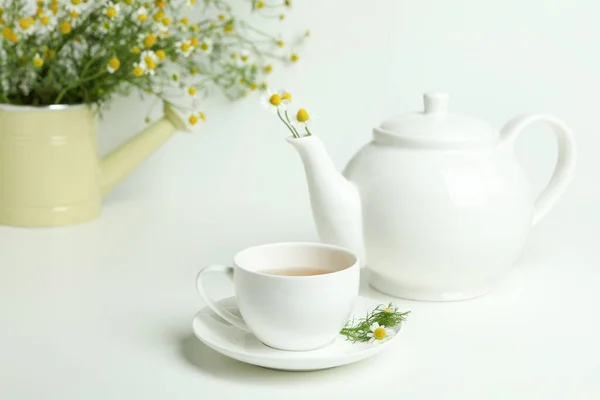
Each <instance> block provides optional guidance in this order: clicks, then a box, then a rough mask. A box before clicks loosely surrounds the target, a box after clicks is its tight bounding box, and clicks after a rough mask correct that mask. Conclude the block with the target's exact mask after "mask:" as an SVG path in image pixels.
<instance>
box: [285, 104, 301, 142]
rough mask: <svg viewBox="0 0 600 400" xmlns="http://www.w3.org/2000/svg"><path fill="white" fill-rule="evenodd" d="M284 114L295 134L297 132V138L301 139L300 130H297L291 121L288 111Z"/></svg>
mask: <svg viewBox="0 0 600 400" xmlns="http://www.w3.org/2000/svg"><path fill="white" fill-rule="evenodd" d="M284 114H285V119H287V122H288V123H289V124H290V126H291V127H292V129H293V130H294V132H296V136H298V137H300V133H298V130H297V129H296V127H295V126H294V125H293V124H292V122H291V121H290V117H289V116H288V113H287V110H285V112H284Z"/></svg>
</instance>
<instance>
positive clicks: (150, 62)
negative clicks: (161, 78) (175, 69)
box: [140, 50, 159, 75]
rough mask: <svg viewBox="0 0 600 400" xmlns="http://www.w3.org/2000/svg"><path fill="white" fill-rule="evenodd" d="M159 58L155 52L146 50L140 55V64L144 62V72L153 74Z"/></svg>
mask: <svg viewBox="0 0 600 400" xmlns="http://www.w3.org/2000/svg"><path fill="white" fill-rule="evenodd" d="M158 63H159V59H158V56H157V55H156V53H155V52H153V51H150V50H146V51H142V54H141V55H140V64H144V67H145V68H144V72H145V73H146V74H148V75H154V74H155V73H156V71H155V70H156V68H157V67H158Z"/></svg>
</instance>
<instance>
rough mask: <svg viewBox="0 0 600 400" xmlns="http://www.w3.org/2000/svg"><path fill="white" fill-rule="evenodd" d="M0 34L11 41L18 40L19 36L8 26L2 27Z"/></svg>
mask: <svg viewBox="0 0 600 400" xmlns="http://www.w3.org/2000/svg"><path fill="white" fill-rule="evenodd" d="M2 36H4V38H5V39H6V40H8V41H10V42H13V43H15V42H16V41H18V40H19V36H18V35H17V34H16V33H15V32H14V31H13V30H12V29H10V28H4V29H2Z"/></svg>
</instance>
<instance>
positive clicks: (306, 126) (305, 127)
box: [304, 125, 312, 136]
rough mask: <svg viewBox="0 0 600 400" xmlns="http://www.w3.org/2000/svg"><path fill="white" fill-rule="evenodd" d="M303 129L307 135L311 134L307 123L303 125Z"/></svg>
mask: <svg viewBox="0 0 600 400" xmlns="http://www.w3.org/2000/svg"><path fill="white" fill-rule="evenodd" d="M304 129H306V133H307V134H308V136H312V133H310V131H309V130H308V125H304Z"/></svg>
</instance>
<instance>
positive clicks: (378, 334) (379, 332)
mask: <svg viewBox="0 0 600 400" xmlns="http://www.w3.org/2000/svg"><path fill="white" fill-rule="evenodd" d="M386 336H387V332H386V331H385V329H384V328H382V327H379V328H376V329H375V330H374V331H373V337H374V338H375V339H377V340H383V339H384V338H385V337H386Z"/></svg>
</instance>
